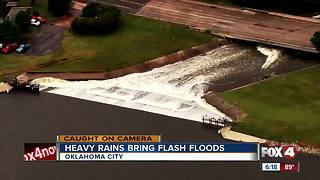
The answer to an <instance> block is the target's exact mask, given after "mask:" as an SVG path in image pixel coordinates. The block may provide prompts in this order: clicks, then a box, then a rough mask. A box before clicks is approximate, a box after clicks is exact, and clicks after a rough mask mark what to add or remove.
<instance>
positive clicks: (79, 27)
mask: <svg viewBox="0 0 320 180" xmlns="http://www.w3.org/2000/svg"><path fill="white" fill-rule="evenodd" d="M119 17H120V10H119V9H117V8H116V7H110V6H102V5H100V4H97V3H90V4H88V5H87V6H86V7H85V8H84V9H83V10H82V16H81V17H80V18H75V19H74V20H73V22H72V24H71V26H72V29H73V31H74V32H76V33H78V34H102V33H108V32H111V31H113V30H115V29H116V28H117V27H118V21H119Z"/></svg>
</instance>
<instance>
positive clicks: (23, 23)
mask: <svg viewBox="0 0 320 180" xmlns="http://www.w3.org/2000/svg"><path fill="white" fill-rule="evenodd" d="M30 20H31V18H30V15H29V13H27V12H26V11H20V12H18V14H17V16H16V19H15V22H16V25H18V26H19V27H20V29H21V31H26V30H28V28H29V27H30Z"/></svg>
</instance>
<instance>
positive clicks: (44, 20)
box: [31, 16, 48, 24]
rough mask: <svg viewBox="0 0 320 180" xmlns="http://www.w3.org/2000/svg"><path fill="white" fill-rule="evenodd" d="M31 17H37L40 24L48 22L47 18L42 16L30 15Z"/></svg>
mask: <svg viewBox="0 0 320 180" xmlns="http://www.w3.org/2000/svg"><path fill="white" fill-rule="evenodd" d="M31 19H37V20H39V21H40V22H41V24H45V23H47V22H48V20H47V19H46V18H44V17H42V16H32V17H31Z"/></svg>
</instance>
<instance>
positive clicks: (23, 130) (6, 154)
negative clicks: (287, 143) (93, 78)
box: [0, 92, 320, 180]
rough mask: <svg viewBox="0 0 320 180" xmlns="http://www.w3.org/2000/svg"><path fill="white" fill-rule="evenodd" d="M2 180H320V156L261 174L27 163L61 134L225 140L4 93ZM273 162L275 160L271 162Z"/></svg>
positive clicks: (104, 110) (106, 108)
mask: <svg viewBox="0 0 320 180" xmlns="http://www.w3.org/2000/svg"><path fill="white" fill-rule="evenodd" d="M0 107H1V108H0V121H1V123H0V129H1V131H0V140H1V148H0V154H1V156H0V177H1V179H6V180H18V179H26V180H29V179H30V180H37V179H39V180H40V179H41V180H42V179H46V180H51V179H68V180H73V179H76V180H82V179H83V180H87V179H119V180H120V179H131V180H135V179H137V180H143V179H147V180H150V179H153V180H156V179H184V180H187V179H201V180H204V179H237V180H242V179H244V180H248V179H268V180H269V179H272V180H276V179H290V180H297V179H317V177H318V176H319V172H318V171H317V169H318V166H319V162H320V157H319V156H311V155H306V154H298V157H297V158H296V159H295V160H294V161H295V162H296V161H300V162H301V173H299V174H295V173H261V171H260V163H259V162H33V163H30V162H24V161H23V144H24V143H37V142H38V143H41V142H55V140H56V139H55V136H56V135H59V134H161V135H162V138H161V139H162V141H166V142H217V141H219V142H221V141H225V140H223V139H221V137H220V136H218V135H217V134H216V133H215V131H214V130H212V129H207V128H204V127H202V126H201V124H200V123H197V122H191V121H188V120H183V119H178V118H173V117H168V116H163V115H158V114H152V113H147V112H143V111H137V110H131V109H126V108H121V107H115V106H111V105H106V104H100V103H95V102H89V101H84V100H78V99H73V98H69V97H63V96H58V95H52V94H47V93H41V94H40V95H30V94H28V93H22V92H13V93H10V94H9V95H7V94H0ZM269 161H274V160H269Z"/></svg>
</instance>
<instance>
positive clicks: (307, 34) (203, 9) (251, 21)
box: [97, 0, 320, 52]
mask: <svg viewBox="0 0 320 180" xmlns="http://www.w3.org/2000/svg"><path fill="white" fill-rule="evenodd" d="M97 1H99V2H103V3H106V4H113V5H116V6H118V7H120V8H122V9H127V11H129V12H133V13H134V14H136V15H140V16H145V17H149V18H153V19H160V20H164V21H168V22H173V23H178V24H184V25H187V26H189V27H191V28H195V29H199V30H210V31H211V32H213V33H216V34H219V35H223V36H226V37H229V38H233V39H241V40H247V41H253V42H261V43H265V44H271V45H276V46H281V47H286V48H291V49H298V50H302V51H308V52H317V51H316V50H315V49H314V48H313V46H312V44H311V43H310V38H311V37H312V35H313V34H314V32H316V31H319V30H320V21H319V22H318V20H314V19H311V18H304V17H297V16H291V15H286V14H281V13H272V12H266V11H257V10H252V9H251V10H249V9H239V8H229V7H224V6H220V5H213V4H206V3H200V2H195V1H190V0H151V1H150V2H148V3H147V2H146V1H144V0H130V1H128V0H97ZM141 1H144V2H143V3H141Z"/></svg>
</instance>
